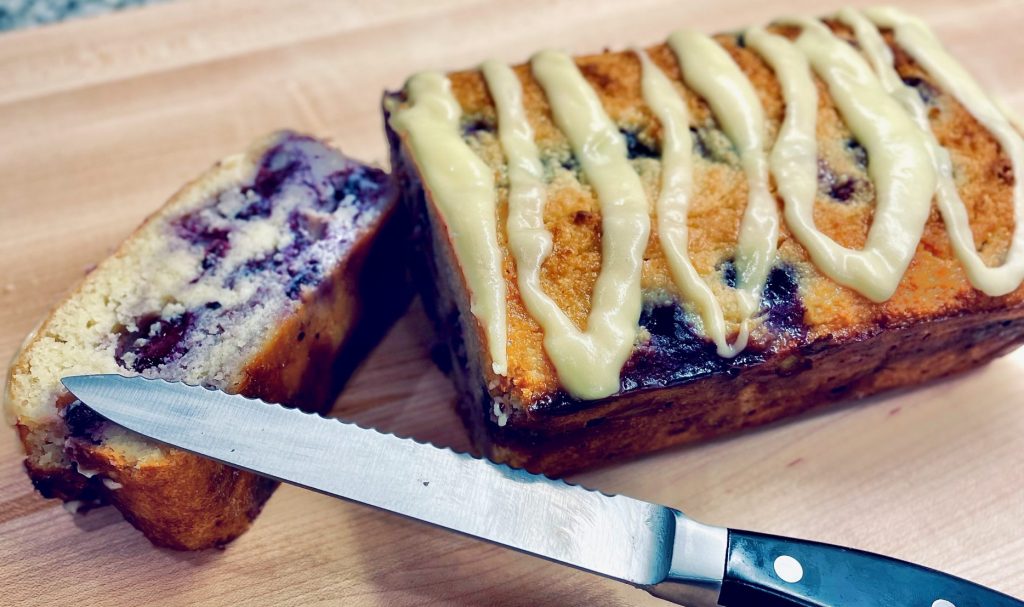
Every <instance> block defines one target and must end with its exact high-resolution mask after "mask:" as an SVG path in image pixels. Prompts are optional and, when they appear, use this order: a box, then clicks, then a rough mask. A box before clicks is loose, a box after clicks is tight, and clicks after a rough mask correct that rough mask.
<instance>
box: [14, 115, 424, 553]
mask: <svg viewBox="0 0 1024 607" xmlns="http://www.w3.org/2000/svg"><path fill="white" fill-rule="evenodd" d="M396 201H397V191H396V189H395V187H394V185H393V183H392V182H391V180H390V178H389V176H388V175H387V174H386V173H385V172H384V171H382V170H380V169H377V168H373V167H370V166H366V165H363V164H360V163H358V162H356V161H353V160H350V159H348V158H346V157H345V156H343V155H342V154H341V153H340V152H338V151H337V150H334V149H332V148H331V147H328V146H327V145H325V144H324V143H322V142H320V141H317V140H315V139H312V138H310V137H306V136H302V135H298V134H295V133H290V132H282V133H277V134H274V135H272V136H270V137H267V138H266V139H264V140H262V141H260V142H258V143H257V144H255V145H254V146H253V147H252V148H251V149H249V150H248V151H247V152H246V153H245V154H243V155H237V156H232V157H230V158H226V159H224V160H222V161H221V162H220V163H218V164H217V165H216V166H215V167H214V168H212V169H211V170H209V171H208V172H207V173H205V174H204V175H202V176H201V177H199V178H198V179H196V180H195V181H193V182H192V183H190V184H189V185H187V186H185V187H184V189H182V190H181V191H180V192H178V193H177V194H176V195H175V196H174V197H173V198H172V199H171V200H170V201H169V202H168V203H167V204H165V205H164V206H163V207H162V208H160V210H158V211H157V212H156V213H155V214H154V215H152V216H151V217H149V218H148V219H147V220H146V222H145V223H144V224H143V225H142V226H141V227H139V228H138V230H136V231H135V233H133V234H132V235H131V236H130V237H129V238H128V239H127V240H126V241H125V242H124V243H123V244H122V245H121V246H120V248H118V250H117V251H116V252H115V253H114V254H113V255H112V256H111V257H110V258H108V259H106V260H105V261H103V262H102V263H100V264H99V266H98V267H97V268H96V269H95V270H93V271H92V272H91V273H89V274H88V275H87V276H86V278H85V279H84V281H83V282H82V283H81V284H80V285H79V286H78V287H77V288H76V289H75V290H74V291H73V292H72V293H71V294H70V295H69V296H68V298H67V299H65V300H64V301H63V302H62V303H61V304H60V305H59V306H58V307H57V308H56V309H55V310H54V311H53V313H52V314H51V315H50V316H49V318H47V319H46V320H45V321H44V322H43V323H42V325H41V326H40V327H39V329H38V330H37V331H36V332H35V333H34V335H33V336H30V338H29V339H28V341H27V342H26V345H25V346H24V348H23V349H22V351H21V352H20V354H19V355H18V357H17V359H16V360H15V362H14V364H13V366H12V368H11V371H10V377H9V379H8V384H7V392H6V399H5V400H6V407H5V409H6V411H7V413H8V414H9V417H10V418H11V421H12V422H13V423H14V425H15V426H16V428H17V430H18V432H19V434H20V436H21V440H22V443H23V444H24V447H25V452H26V455H27V457H26V459H25V466H26V468H27V469H28V473H29V476H30V477H31V478H32V481H33V482H34V483H35V486H36V488H37V489H38V490H39V491H40V492H41V493H42V494H43V495H44V496H47V497H56V498H60V499H62V500H65V501H66V502H67V503H68V505H69V506H70V507H71V508H72V509H74V508H87V507H91V506H93V505H96V504H100V503H105V502H109V503H112V504H113V505H114V506H116V507H117V508H118V509H119V510H120V511H121V512H122V513H123V514H124V516H125V518H126V519H127V520H128V521H130V522H131V523H132V524H133V525H135V526H136V527H138V528H139V529H140V530H141V531H142V532H143V533H145V534H146V536H147V537H149V539H151V540H152V541H153V542H154V543H156V544H159V545H162V546H169V547H172V548H179V549H200V548H207V547H211V546H217V545H222V544H224V543H226V542H228V541H230V540H232V539H234V538H235V537H237V536H238V535H239V534H241V533H242V532H244V531H245V530H246V529H247V528H248V526H249V524H250V522H251V521H252V520H253V518H254V517H255V516H256V515H257V514H258V513H259V511H260V508H261V507H262V505H263V503H264V501H266V499H267V498H268V497H269V495H270V493H271V492H272V491H273V489H274V487H275V486H276V484H275V483H274V482H272V481H269V480H267V479H264V478H260V477H257V476H255V475H253V474H249V473H246V472H240V471H238V470H234V469H231V468H229V467H227V466H224V465H221V464H218V463H215V462H213V461H211V460H207V459H204V458H202V457H199V456H196V455H192V454H189V453H185V452H182V451H179V450H176V449H172V448H168V447H166V446H162V445H158V444H155V443H153V442H150V441H148V440H146V439H143V438H142V437H140V436H138V435H135V434H133V433H130V432H128V431H126V430H124V429H122V428H119V427H117V426H114V425H113V424H109V423H106V422H105V421H104V420H102V419H101V418H99V417H98V416H96V414H95V413H93V412H92V411H91V410H90V409H89V408H88V407H86V406H84V405H82V404H81V403H80V402H79V401H77V400H75V399H74V397H73V396H71V395H70V394H69V393H68V392H67V391H65V390H64V389H63V387H62V386H61V383H60V379H61V377H63V376H67V375H77V374H83V373H121V374H141V375H144V376H147V377H161V378H165V379H175V380H182V381H185V382H188V383H193V384H204V385H207V386H212V387H216V388H220V389H223V390H227V391H229V392H239V393H242V394H245V395H247V396H253V397H259V398H263V399H266V400H268V401H272V402H280V403H287V404H290V405H292V406H297V407H301V408H304V409H307V410H311V411H321V412H322V411H324V410H325V408H329V406H330V405H331V403H333V397H334V396H335V394H336V391H337V389H338V388H339V383H340V382H341V381H342V380H343V379H344V378H345V375H346V373H348V372H349V371H350V370H351V366H352V363H353V362H354V361H356V360H358V358H359V354H360V352H362V351H365V349H366V345H368V344H370V343H372V340H373V339H375V338H376V337H378V336H379V334H380V332H381V330H382V328H383V327H384V326H386V324H387V323H388V321H389V320H391V319H393V318H394V317H396V316H397V314H398V313H400V311H401V310H402V309H403V308H404V304H405V303H407V301H408V295H407V290H405V289H403V288H402V284H403V281H402V278H403V277H404V269H403V268H402V267H401V265H400V264H402V263H404V259H403V258H402V256H400V255H399V254H398V251H399V250H400V247H399V246H398V245H399V244H400V242H401V239H400V238H399V237H398V236H397V234H392V232H393V231H394V230H396V229H398V228H396V227H395V225H396V224H395V221H394V219H393V217H394V216H395V209H396V208H397V205H396ZM139 406H146V403H139ZM230 431H231V429H230V428H225V432H230Z"/></svg>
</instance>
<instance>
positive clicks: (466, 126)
mask: <svg viewBox="0 0 1024 607" xmlns="http://www.w3.org/2000/svg"><path fill="white" fill-rule="evenodd" d="M493 132H494V123H493V122H492V121H491V120H489V119H487V118H484V117H483V116H475V117H472V118H464V119H463V121H462V136H463V137H473V136H475V135H477V134H479V133H493Z"/></svg>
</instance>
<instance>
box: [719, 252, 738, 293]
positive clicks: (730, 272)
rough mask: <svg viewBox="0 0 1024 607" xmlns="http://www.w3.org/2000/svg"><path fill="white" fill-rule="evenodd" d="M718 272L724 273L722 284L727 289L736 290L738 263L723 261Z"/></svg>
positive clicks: (731, 260)
mask: <svg viewBox="0 0 1024 607" xmlns="http://www.w3.org/2000/svg"><path fill="white" fill-rule="evenodd" d="M717 269H718V271H719V272H721V273H722V282H724V283H725V285H726V286H727V287H730V288H733V289H735V288H736V262H735V261H734V260H733V259H732V258H729V259H726V260H723V261H722V262H721V263H719V264H718V268H717Z"/></svg>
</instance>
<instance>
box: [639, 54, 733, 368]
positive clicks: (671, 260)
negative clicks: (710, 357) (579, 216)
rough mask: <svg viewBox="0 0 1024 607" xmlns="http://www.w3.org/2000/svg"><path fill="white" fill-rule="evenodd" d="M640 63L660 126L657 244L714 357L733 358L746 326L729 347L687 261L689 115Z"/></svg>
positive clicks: (662, 79) (650, 67) (656, 71)
mask: <svg viewBox="0 0 1024 607" xmlns="http://www.w3.org/2000/svg"><path fill="white" fill-rule="evenodd" d="M634 52H635V53H636V56H637V57H639V58H640V63H641V69H642V72H641V74H642V75H641V83H640V87H641V91H642V93H643V97H644V102H645V103H646V104H647V107H649V108H651V111H652V112H653V113H654V116H655V117H656V118H657V119H658V122H660V123H661V133H662V135H661V192H660V194H659V195H658V201H657V203H656V206H655V213H656V216H657V229H658V240H659V242H660V243H661V247H662V250H663V251H664V253H665V259H666V260H667V261H668V265H669V269H670V270H671V272H672V280H673V281H674V282H675V284H676V286H677V287H678V288H679V291H680V292H681V294H682V296H683V298H684V299H686V300H687V301H691V302H693V304H694V306H695V307H696V308H697V312H698V314H699V315H700V318H701V322H702V324H703V329H704V334H705V335H707V336H708V337H709V338H711V340H712V341H714V342H715V347H716V349H717V350H718V355H719V356H722V357H726V358H732V357H734V356H736V355H737V354H739V353H740V352H741V351H742V350H743V348H745V347H746V345H747V338H748V326H747V325H748V323H747V322H746V319H745V321H744V322H743V323H742V324H741V325H740V331H739V335H738V336H737V337H736V340H735V341H734V343H732V344H730V343H729V342H728V339H727V335H726V326H725V318H724V315H723V313H722V306H721V305H720V304H719V303H718V299H716V298H715V294H714V292H713V291H712V290H711V288H710V287H709V286H708V285H707V283H705V282H704V280H703V279H702V278H701V277H700V274H698V273H697V270H696V268H694V267H693V263H692V262H691V261H690V254H689V251H688V246H689V233H688V226H687V222H686V219H687V213H688V210H689V205H690V194H691V191H692V189H693V158H692V156H693V139H692V137H691V136H690V114H689V111H688V110H687V109H686V103H685V102H684V101H683V98H682V97H681V96H680V95H679V92H678V91H677V90H676V89H675V87H674V86H673V84H672V81H671V80H669V79H668V77H667V76H666V75H665V74H664V73H662V71H661V69H660V68H658V66H656V65H654V62H653V61H651V59H650V57H648V56H647V53H645V52H644V51H642V50H635V51H634Z"/></svg>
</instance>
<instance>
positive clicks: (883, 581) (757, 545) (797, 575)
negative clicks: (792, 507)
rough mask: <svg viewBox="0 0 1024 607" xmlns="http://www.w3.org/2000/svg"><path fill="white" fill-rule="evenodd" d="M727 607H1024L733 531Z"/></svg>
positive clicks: (971, 586)
mask: <svg viewBox="0 0 1024 607" xmlns="http://www.w3.org/2000/svg"><path fill="white" fill-rule="evenodd" d="M728 543H729V546H728V553H727V555H728V556H727V558H726V566H725V578H724V580H723V582H722V592H721V594H720V595H719V598H718V603H719V604H720V605H722V606H723V607H1022V606H1024V602H1021V601H1018V600H1017V599H1014V598H1012V597H1009V596H1007V595H1005V594H1001V593H999V592H996V591H995V590H991V589H989V588H985V587H983V586H979V585H977V584H975V583H973V582H968V581H966V580H962V579H960V578H956V577H953V576H951V575H947V574H945V573H940V572H938V571H935V570H933V569H928V568H927V567H921V566H919V565H913V564H911V563H907V562H904V561H900V560H896V559H892V558H888V557H884V556H879V555H877V554H871V553H869V552H862V551H860V550H853V549H851V548H841V547H839V546H830V545H828V544H819V543H816V542H807V541H803V540H794V539H788V538H783V537H775V536H771V535H763V534H760V533H750V532H747V531H735V530H732V529H730V530H729V542H728Z"/></svg>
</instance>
